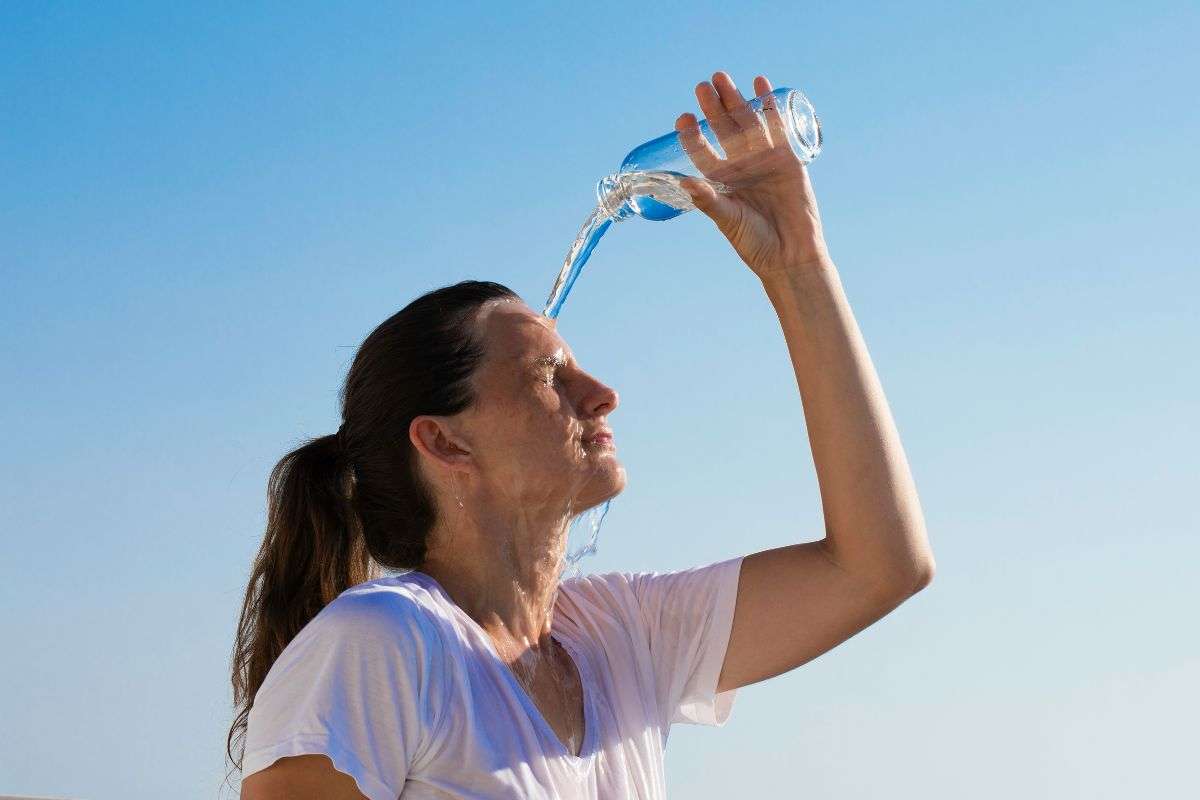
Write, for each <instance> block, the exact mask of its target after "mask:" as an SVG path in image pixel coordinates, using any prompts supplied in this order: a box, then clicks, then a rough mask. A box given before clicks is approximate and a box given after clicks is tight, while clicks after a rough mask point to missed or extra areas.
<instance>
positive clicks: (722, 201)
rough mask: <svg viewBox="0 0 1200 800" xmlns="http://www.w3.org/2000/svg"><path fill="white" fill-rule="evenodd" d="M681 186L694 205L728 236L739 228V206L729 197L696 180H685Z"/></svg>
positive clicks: (681, 182)
mask: <svg viewBox="0 0 1200 800" xmlns="http://www.w3.org/2000/svg"><path fill="white" fill-rule="evenodd" d="M679 185H680V187H682V188H683V190H684V191H685V192H687V193H688V196H689V197H690V198H691V199H692V205H694V206H695V207H696V208H698V209H700V211H701V212H703V213H704V215H705V216H707V217H708V218H709V219H711V220H712V221H713V222H715V223H717V228H719V229H720V230H721V232H722V233H724V234H725V235H726V236H728V235H730V233H731V232H732V231H734V230H735V229H736V228H737V216H738V208H737V204H736V203H734V202H733V201H732V200H730V199H729V198H728V197H725V196H724V195H722V194H720V193H719V192H717V191H716V190H715V189H713V188H712V187H711V186H709V185H708V184H707V183H705V182H704V181H701V180H697V179H696V178H684V179H683V180H681V181H680V182H679Z"/></svg>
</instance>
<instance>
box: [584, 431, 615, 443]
mask: <svg viewBox="0 0 1200 800" xmlns="http://www.w3.org/2000/svg"><path fill="white" fill-rule="evenodd" d="M583 441H585V442H587V443H588V444H612V441H613V435H612V431H611V430H609V429H608V428H603V429H601V430H598V431H596V432H595V433H592V434H591V435H589V436H585V437H583Z"/></svg>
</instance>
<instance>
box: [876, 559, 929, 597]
mask: <svg viewBox="0 0 1200 800" xmlns="http://www.w3.org/2000/svg"><path fill="white" fill-rule="evenodd" d="M935 571H936V568H935V565H934V563H933V559H929V560H926V561H922V562H920V563H919V564H916V565H911V566H909V567H907V568H906V569H904V570H903V571H897V572H895V573H894V574H893V577H892V578H891V580H889V581H887V582H886V585H887V586H888V587H890V592H889V593H890V594H892V595H896V594H898V595H899V596H900V597H901V598H903V599H908V598H909V597H912V596H913V595H914V594H916V593H917V592H919V591H921V590H922V589H924V588H925V587H926V586H928V585H929V584H931V583H933V574H934V572H935Z"/></svg>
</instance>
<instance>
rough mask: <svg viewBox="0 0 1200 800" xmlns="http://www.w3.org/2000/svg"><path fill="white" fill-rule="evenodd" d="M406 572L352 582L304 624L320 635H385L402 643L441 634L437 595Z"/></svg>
mask: <svg viewBox="0 0 1200 800" xmlns="http://www.w3.org/2000/svg"><path fill="white" fill-rule="evenodd" d="M406 575H407V573H401V574H398V575H387V576H384V577H380V578H374V579H372V580H369V581H364V582H363V583H359V584H356V585H354V586H351V587H350V588H348V589H346V590H345V591H343V592H342V593H341V594H339V595H338V596H337V597H335V598H334V599H333V600H332V601H330V602H329V603H328V604H327V605H326V606H325V607H324V608H322V609H321V610H320V612H318V613H317V615H316V616H315V617H314V618H313V620H312V622H310V623H309V625H308V626H307V628H311V629H312V635H318V636H322V637H330V636H332V637H336V638H339V639H346V638H349V639H359V638H363V637H365V638H370V639H375V638H378V637H386V639H388V640H390V641H393V642H396V643H401V644H403V643H405V641H406V640H408V641H410V642H411V641H412V640H417V639H420V640H433V639H438V638H440V637H439V636H438V632H439V629H440V626H439V624H438V620H439V619H440V616H441V612H440V610H439V609H438V607H437V603H436V599H435V598H433V597H432V596H431V595H430V594H429V592H427V591H425V590H424V588H423V587H421V586H420V585H419V584H417V583H415V582H414V581H412V580H410V579H408V578H407V577H406Z"/></svg>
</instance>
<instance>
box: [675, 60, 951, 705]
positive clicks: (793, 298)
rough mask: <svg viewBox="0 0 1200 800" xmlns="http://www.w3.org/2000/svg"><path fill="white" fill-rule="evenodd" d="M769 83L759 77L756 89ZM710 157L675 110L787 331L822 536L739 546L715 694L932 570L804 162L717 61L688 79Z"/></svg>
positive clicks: (816, 644) (824, 643)
mask: <svg viewBox="0 0 1200 800" xmlns="http://www.w3.org/2000/svg"><path fill="white" fill-rule="evenodd" d="M770 91H771V84H770V83H769V82H768V81H767V79H766V78H765V77H761V76H760V77H759V78H757V79H756V80H755V94H756V95H759V96H761V95H763V94H765V93H767V92H770ZM696 96H697V98H698V99H699V101H700V106H701V109H702V110H703V111H704V114H705V117H706V118H707V119H708V121H709V123H710V125H711V127H712V129H713V131H714V133H715V134H716V135H717V136H718V140H719V141H720V143H721V146H722V149H724V150H725V152H726V155H727V157H726V159H721V158H719V157H718V156H717V154H716V152H715V151H714V150H712V148H711V147H709V145H708V144H707V142H706V141H705V140H704V139H703V137H702V136H701V135H700V133H699V131H698V129H697V127H696V120H695V118H694V117H693V116H692V115H690V114H685V115H683V116H681V117H680V118H679V120H678V121H677V122H676V129H677V130H679V132H680V138H681V140H682V141H683V143H684V146H685V148H686V149H687V151H688V153H689V155H690V156H691V157H692V160H693V162H695V163H696V165H697V167H698V168H699V169H700V170H701V171H702V172H703V173H704V174H705V175H706V176H707V177H709V178H712V179H714V180H719V181H721V182H722V183H725V184H727V185H731V186H733V187H734V191H733V192H732V193H730V194H717V193H715V192H713V191H712V189H711V188H710V187H709V186H708V185H707V184H704V183H703V182H698V181H685V182H684V184H683V185H684V188H685V189H687V190H688V192H689V194H691V196H692V199H693V201H694V202H695V204H696V207H697V208H698V209H700V210H701V211H702V212H703V213H705V214H706V215H707V216H709V217H710V218H711V219H713V221H714V222H716V224H717V227H718V228H719V229H720V230H721V232H722V233H724V234H725V236H726V237H727V238H728V239H729V241H730V243H731V244H732V245H733V247H734V249H735V250H736V251H737V253H738V255H739V256H741V258H742V260H743V261H745V262H746V264H747V265H748V266H749V267H750V269H751V270H752V271H753V272H754V273H755V275H757V276H758V278H759V279H760V280H761V281H762V284H763V287H764V289H765V290H766V292H767V296H768V298H769V299H770V301H771V303H772V305H773V306H774V308H775V312H776V314H777V316H778V317H779V322H780V324H781V326H782V328H783V334H784V338H785V340H786V341H787V346H788V352H789V354H790V356H791V362H792V367H793V369H794V370H795V374H796V383H797V386H798V388H799V391H800V398H801V402H802V404H803V407H804V418H805V421H806V424H807V427H808V434H809V442H810V446H811V448H812V454H813V461H814V463H815V466H816V470H817V480H818V484H819V486H820V491H821V505H822V509H823V511H824V516H825V538H824V539H821V540H819V541H812V542H802V543H799V544H794V545H789V546H786V547H779V548H774V549H771V550H765V551H762V552H759V553H753V554H750V555H747V556H746V558H745V560H744V561H743V563H742V571H741V577H740V583H739V586H738V595H737V603H736V607H735V611H734V619H733V630H732V633H731V634H730V640H729V646H728V650H727V653H726V657H725V663H724V667H723V669H722V673H721V678H720V681H719V684H718V690H719V691H726V690H728V689H733V688H738V687H741V686H745V685H747V684H750V683H755V682H757V681H761V680H764V679H766V678H770V677H773V676H775V675H779V674H781V673H783V672H787V671H788V670H791V669H794V668H795V667H798V666H800V665H801V664H803V663H805V662H807V661H810V660H812V659H813V658H815V657H817V656H818V655H820V654H821V653H823V652H825V651H827V650H829V649H830V648H832V647H835V646H836V645H838V644H840V643H841V642H843V641H845V640H846V639H848V638H850V637H851V636H853V635H854V634H855V633H858V632H859V631H861V630H862V629H863V628H865V627H867V626H868V625H870V624H871V623H873V622H875V621H876V620H878V619H880V618H881V617H883V616H884V615H886V614H887V613H888V612H890V611H891V610H892V609H894V608H896V606H898V605H900V603H902V602H903V601H904V600H905V599H906V598H908V597H910V596H911V595H912V594H914V593H915V592H917V591H919V590H920V589H921V588H922V587H924V586H926V585H927V584H928V583H929V582H930V581H931V580H932V578H933V573H934V559H933V554H932V551H931V550H930V547H929V542H928V540H927V538H926V534H925V522H924V518H923V516H922V513H921V507H920V502H919V500H918V498H917V492H916V487H915V486H914V484H913V479H912V475H911V473H910V471H909V468H908V464H907V461H906V459H905V456H904V450H903V447H902V446H901V444H900V437H899V434H898V433H897V431H896V426H895V423H894V422H893V420H892V417H891V413H890V411H889V409H888V405H887V400H886V398H885V397H884V394H883V389H882V387H881V386H880V383H879V378H878V376H877V375H876V373H875V369H874V366H873V365H872V364H871V358H870V355H869V354H868V353H867V347H866V344H865V342H864V341H863V338H862V334H861V332H860V331H859V329H858V325H857V323H856V322H855V319H854V314H853V312H852V311H851V309H850V304H849V302H848V301H847V299H846V295H845V293H844V292H843V290H842V284H841V280H840V278H839V276H838V272H837V269H836V268H835V266H834V263H833V260H832V259H831V257H830V256H829V253H828V249H827V248H826V245H825V241H824V235H823V233H822V230H821V222H820V216H819V214H818V212H817V204H816V198H815V196H814V194H813V191H812V186H811V184H810V182H809V179H808V172H807V170H806V169H805V167H804V164H803V163H802V162H801V161H800V160H799V158H797V157H796V155H795V153H793V152H792V150H791V148H790V147H789V146H788V144H787V142H786V139H785V138H784V130H783V122H782V119H781V118H780V117H779V114H778V112H777V111H773V110H770V109H768V110H767V111H766V113H765V115H764V116H765V118H766V119H765V122H764V121H762V118H760V117H759V116H757V115H755V114H754V113H753V111H751V110H750V109H749V108H748V106H747V104H746V101H745V99H744V98H742V96H741V94H740V92H739V91H738V90H737V88H736V87H735V86H734V84H733V81H732V80H731V79H730V78H729V76H728V75H727V74H725V73H723V72H718V73H716V74H715V75H714V76H713V81H712V83H711V84H709V83H707V82H705V83H701V84H700V85H699V86H698V87H697V88H696Z"/></svg>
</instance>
